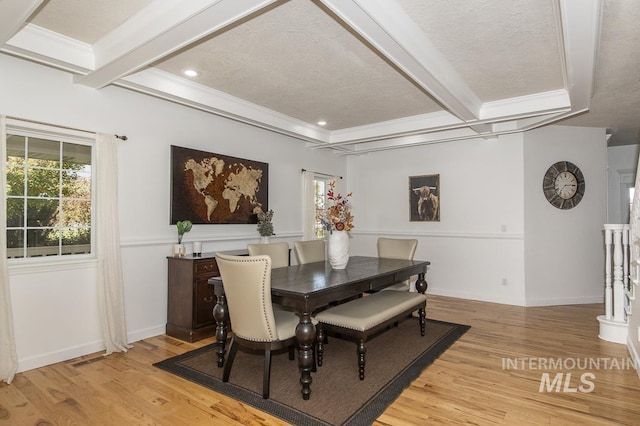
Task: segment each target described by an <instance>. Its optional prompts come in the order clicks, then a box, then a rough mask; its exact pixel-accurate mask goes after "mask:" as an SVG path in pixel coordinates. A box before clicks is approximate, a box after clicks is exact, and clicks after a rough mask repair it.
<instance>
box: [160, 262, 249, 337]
mask: <svg viewBox="0 0 640 426" xmlns="http://www.w3.org/2000/svg"><path fill="white" fill-rule="evenodd" d="M228 253H230V254H234V255H236V256H243V255H247V254H249V253H248V252H247V250H234V251H229V252H228ZM167 259H168V275H169V277H168V297H167V326H166V333H167V335H169V336H171V337H175V338H177V339H180V340H185V341H187V342H195V341H197V340H201V339H204V338H206V337H211V336H213V335H215V333H216V322H215V320H214V319H213V307H214V306H215V304H216V296H215V294H214V291H213V288H212V287H211V286H210V285H209V284H207V280H208V279H209V278H211V277H215V276H219V275H220V272H218V265H217V263H216V259H215V254H214V253H202V255H201V256H193V255H188V256H184V257H174V256H168V257H167Z"/></svg>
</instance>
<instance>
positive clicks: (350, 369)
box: [154, 317, 470, 426]
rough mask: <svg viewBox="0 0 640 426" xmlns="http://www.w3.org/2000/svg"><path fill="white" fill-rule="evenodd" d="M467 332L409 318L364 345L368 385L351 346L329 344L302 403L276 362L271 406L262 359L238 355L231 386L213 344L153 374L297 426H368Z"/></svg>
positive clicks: (287, 367)
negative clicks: (360, 376) (308, 395)
mask: <svg viewBox="0 0 640 426" xmlns="http://www.w3.org/2000/svg"><path fill="white" fill-rule="evenodd" d="M469 328H470V327H469V326H466V325H459V324H453V323H448V322H443V321H436V320H429V319H428V320H427V328H426V334H425V336H424V337H421V336H420V326H419V324H418V320H417V318H413V317H411V318H407V319H406V320H404V321H401V322H400V324H399V326H398V327H393V328H390V329H387V330H384V331H383V332H381V333H379V334H378V335H376V336H375V337H371V338H370V339H369V340H368V341H367V345H366V347H367V353H366V370H365V379H364V380H363V381H361V380H359V379H358V362H357V357H356V344H355V342H353V341H350V340H343V339H339V338H335V337H330V338H329V343H328V344H327V345H325V354H324V363H323V366H322V367H318V371H317V372H316V373H313V374H312V377H313V383H312V384H311V398H310V399H309V400H307V401H304V400H303V399H302V395H301V393H300V384H299V379H300V374H299V372H298V363H297V361H290V360H289V356H288V352H287V351H283V352H282V353H278V354H274V355H273V357H272V366H271V391H270V399H268V400H264V399H262V368H263V359H264V358H263V356H262V354H261V353H250V352H244V351H242V350H240V351H238V354H237V356H236V360H235V362H234V364H233V369H232V370H231V375H230V378H229V382H228V383H223V382H222V368H218V366H217V362H216V360H217V355H216V352H215V348H216V344H211V345H208V346H204V347H202V348H199V349H196V350H194V351H191V352H187V353H185V354H182V355H179V356H176V357H173V358H169V359H167V360H164V361H161V362H158V363H156V364H154V365H155V366H156V367H158V368H161V369H163V370H166V371H168V372H170V373H173V374H176V375H178V376H180V377H183V378H185V379H187V380H190V381H192V382H195V383H198V384H200V385H202V386H205V387H207V388H209V389H212V390H214V391H216V392H220V393H222V394H225V395H227V396H230V397H232V398H235V399H237V400H240V401H242V402H243V403H246V404H249V405H251V406H253V407H256V408H258V409H260V410H262V411H265V412H267V413H269V414H271V415H273V416H275V417H279V418H281V419H283V420H284V421H286V422H289V423H292V424H294V425H299V426H303V425H310V426H316V425H335V426H338V425H340V426H342V425H369V424H371V423H372V422H373V421H374V420H375V419H376V418H377V417H379V416H380V414H382V413H383V412H384V410H385V409H386V407H387V406H388V405H389V404H391V403H392V402H393V401H394V400H395V399H396V398H397V397H398V395H400V393H401V392H402V390H403V389H404V388H406V387H407V386H409V384H410V383H411V382H412V381H413V380H415V379H416V378H417V377H418V376H419V375H420V372H421V371H422V370H423V369H424V368H425V367H427V366H428V365H429V364H431V363H432V362H433V361H434V360H435V359H436V358H437V357H438V356H439V355H441V354H442V353H443V352H444V351H445V350H446V349H447V348H448V347H449V346H450V345H451V344H452V343H454V342H455V341H456V340H457V339H458V338H459V337H460V336H462V335H463V334H464V333H465V332H466V331H467V330H468V329H469Z"/></svg>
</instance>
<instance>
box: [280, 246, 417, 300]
mask: <svg viewBox="0 0 640 426" xmlns="http://www.w3.org/2000/svg"><path fill="white" fill-rule="evenodd" d="M429 264H430V262H427V261H423V260H401V259H382V258H378V257H366V256H351V257H350V258H349V263H348V264H347V267H346V268H345V269H333V268H331V265H329V262H316V263H307V264H304V265H293V266H289V267H285V268H275V269H272V270H271V293H272V294H274V295H284V294H298V295H310V294H312V293H317V292H321V291H325V290H330V289H335V288H338V287H342V286H345V285H353V284H355V283H358V282H367V283H368V282H370V281H371V280H375V279H376V278H382V277H388V276H389V275H392V274H393V275H395V274H399V273H404V274H405V275H407V277H406V278H408V277H409V276H410V275H416V274H418V273H419V272H426V268H427V266H428V265H429Z"/></svg>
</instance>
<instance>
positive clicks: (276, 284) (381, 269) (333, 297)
mask: <svg viewBox="0 0 640 426" xmlns="http://www.w3.org/2000/svg"><path fill="white" fill-rule="evenodd" d="M429 264H430V263H429V262H427V261H423V260H401V259H382V258H378V257H365V256H351V257H350V258H349V263H348V264H347V267H346V268H345V269H333V268H331V265H330V264H329V262H316V263H307V264H304V265H292V266H288V267H284V268H274V269H272V270H271V299H272V302H273V303H277V304H279V305H282V306H285V307H288V308H291V309H293V310H294V311H295V312H296V313H297V314H298V316H299V317H300V322H299V323H298V326H297V327H296V340H297V344H298V367H299V368H300V384H301V385H302V391H301V392H302V397H303V398H304V399H309V398H310V396H311V382H312V378H311V370H312V368H313V344H314V342H315V339H316V327H315V326H314V325H313V323H312V322H311V317H312V315H313V313H314V312H315V311H317V310H318V309H320V308H323V307H325V306H328V305H329V304H330V303H332V302H338V301H341V300H345V299H349V298H350V297H354V296H357V295H359V294H362V293H365V292H369V291H377V290H382V289H384V288H385V287H388V286H391V285H393V284H394V283H397V282H399V281H403V280H406V279H409V278H410V277H411V276H414V275H417V276H418V279H417V280H416V289H417V291H419V292H420V293H424V292H425V291H426V290H427V282H426V280H425V274H426V272H427V267H428V266H429ZM209 283H210V284H213V285H214V286H215V293H216V296H217V303H216V305H215V307H214V309H213V316H214V318H215V320H216V339H217V341H218V343H219V346H218V352H217V354H218V367H222V366H223V365H224V354H225V344H226V339H227V331H228V329H227V323H228V318H229V316H228V311H227V306H226V300H225V297H224V284H223V283H222V281H221V279H220V277H214V278H211V279H209Z"/></svg>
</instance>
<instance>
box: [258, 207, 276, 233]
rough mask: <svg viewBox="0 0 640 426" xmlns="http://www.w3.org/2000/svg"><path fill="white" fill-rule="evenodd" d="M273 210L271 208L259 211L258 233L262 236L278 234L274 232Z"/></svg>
mask: <svg viewBox="0 0 640 426" xmlns="http://www.w3.org/2000/svg"><path fill="white" fill-rule="evenodd" d="M272 220H273V210H269V211H268V212H266V213H265V212H263V211H260V212H258V233H259V234H260V236H261V237H270V236H272V235H276V234H275V233H274V232H273V223H272V222H271V221H272Z"/></svg>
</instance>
